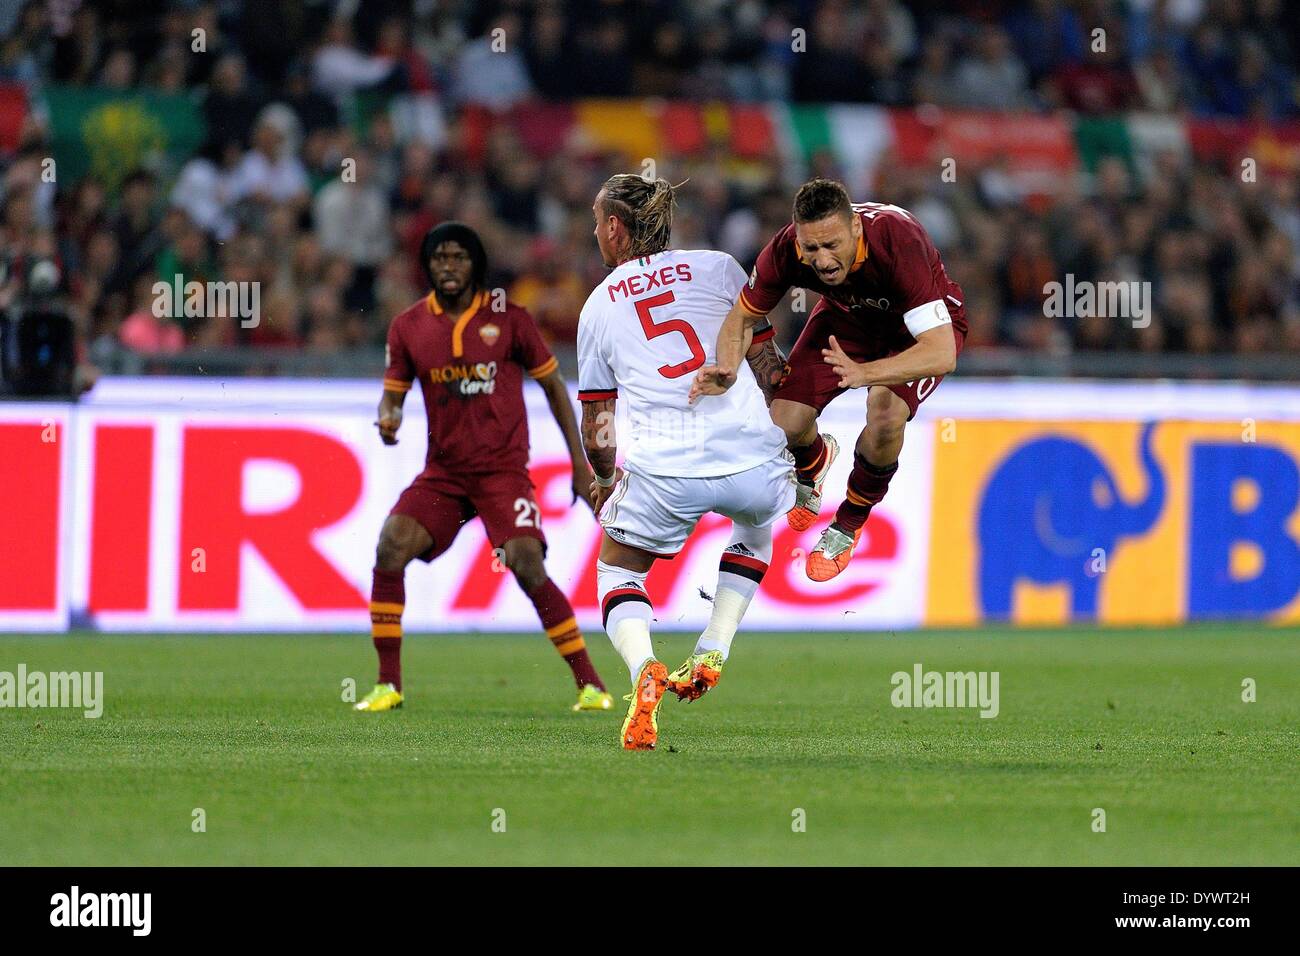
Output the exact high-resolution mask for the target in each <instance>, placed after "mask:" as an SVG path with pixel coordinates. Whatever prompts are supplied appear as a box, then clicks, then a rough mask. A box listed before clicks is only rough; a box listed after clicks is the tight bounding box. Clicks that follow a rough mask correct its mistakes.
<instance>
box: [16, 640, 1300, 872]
mask: <svg viewBox="0 0 1300 956" xmlns="http://www.w3.org/2000/svg"><path fill="white" fill-rule="evenodd" d="M1298 638H1300V632H1297V631H1295V630H1270V629H1266V628H1261V627H1255V626H1248V625H1241V626H1232V627H1197V628H1187V629H1179V630H1174V631H1163V632H1162V631H1117V630H1110V631H1096V630H1090V629H1086V630H1074V629H1067V630H1059V631H1037V632H1014V631H1007V630H995V629H986V630H975V631H948V632H920V633H906V632H899V633H897V634H878V633H871V634H866V633H860V634H831V635H822V634H818V635H808V634H802V635H800V634H785V635H775V634H750V633H744V632H742V633H741V634H740V635H739V637H738V638H737V640H736V644H735V647H734V649H733V654H732V658H731V660H730V662H729V663H728V665H727V669H726V672H725V674H724V677H723V680H722V683H721V684H720V686H719V688H718V689H717V690H716V691H714V692H712V693H711V694H709V695H708V696H707V697H705V698H704V699H703V700H701V701H700V702H698V703H695V704H689V705H688V704H685V703H679V702H678V701H676V700H675V699H670V700H668V701H666V702H665V704H664V706H663V709H662V711H661V715H660V744H659V750H657V751H655V752H652V753H624V752H623V751H622V750H620V749H619V747H618V743H617V736H618V730H619V726H620V723H621V721H622V717H623V706H624V705H623V704H622V703H621V702H619V704H618V707H617V709H616V711H614V712H611V713H606V714H574V713H571V712H570V711H569V710H568V705H569V704H570V702H571V699H572V696H571V694H570V690H569V688H570V684H569V680H568V675H567V671H566V670H565V668H564V666H563V664H562V663H561V662H560V661H559V660H558V659H557V657H556V656H555V654H554V652H553V651H552V650H551V648H550V646H549V644H548V643H547V642H546V641H545V639H544V638H543V637H541V636H540V635H537V634H527V635H510V636H496V635H484V636H464V637H459V636H458V637H446V636H426V635H415V636H413V637H408V640H407V645H406V651H405V662H404V665H405V677H406V685H407V691H408V694H409V697H408V703H407V706H406V707H405V708H404V709H403V710H400V711H397V712H395V713H390V714H382V715H363V714H356V713H352V712H351V711H350V709H349V707H348V705H347V704H345V703H343V702H342V699H341V693H342V685H343V681H344V679H345V678H348V677H351V678H354V679H355V680H356V681H357V685H358V689H359V691H360V692H361V693H364V692H365V691H366V690H367V689H368V688H369V686H370V683H371V680H372V677H373V666H374V664H373V652H372V651H371V648H370V642H369V639H368V638H367V637H365V636H362V635H351V636H339V635H332V636H319V635H278V636H276V635H271V636H265V635H258V636H225V635H222V636H215V635H213V636H175V637H141V636H127V635H99V636H95V635H86V634H74V635H71V636H58V637H26V636H21V637H20V636H8V637H4V638H0V671H10V672H14V671H16V669H17V665H18V664H19V663H20V662H21V663H24V664H26V666H27V669H28V671H29V672H31V671H35V670H42V671H47V672H48V671H57V670H80V671H87V670H90V671H96V670H99V671H103V672H104V697H105V709H104V714H103V716H102V717H101V718H99V719H94V720H88V719H85V718H84V717H83V716H82V714H81V712H80V711H69V710H53V709H46V710H29V709H23V710H18V709H0V865H15V864H20V865H21V864H37V865H53V864H60V865H85V864H92V865H98V864H148V865H156V864H199V865H210V864H217V865H226V864H240V865H244V864H543V863H557V864H584V865H598V866H607V865H616V864H654V863H664V864H678V863H704V864H726V863H739V864H751V863H772V864H818V863H831V864H927V865H928V864H1085V865H1092V864H1096V865H1105V864H1114V865H1134V864H1151V865H1174V864H1193V865H1196V864H1234V865H1235V864H1292V865H1293V864H1295V863H1296V862H1297V861H1298V860H1300V760H1298V758H1297V755H1298V754H1300V640H1298ZM588 642H589V645H590V646H591V647H592V653H593V656H594V657H595V659H596V662H597V664H598V665H599V667H600V668H601V670H602V672H603V673H604V675H605V676H606V679H607V680H609V681H610V682H611V686H612V687H613V688H615V689H616V690H617V693H618V694H619V695H621V694H622V693H625V692H627V690H628V681H627V678H626V675H625V674H624V672H623V668H622V665H621V663H620V662H619V661H618V659H617V658H616V656H615V655H614V653H613V651H612V650H611V649H610V647H609V645H608V642H607V641H606V640H605V638H604V636H603V635H602V634H600V633H599V632H597V633H594V634H591V635H589V638H588ZM656 642H657V645H658V650H659V654H660V657H661V658H662V659H663V660H664V661H665V662H666V663H668V665H669V666H670V668H671V667H672V666H675V665H676V664H677V663H678V662H679V660H680V659H681V658H682V657H683V656H684V655H685V654H686V652H687V651H688V650H689V648H690V646H691V643H692V638H691V637H690V636H689V635H680V634H678V635H664V636H658V637H656ZM917 662H920V663H922V664H923V665H924V667H925V669H926V670H940V671H946V670H961V671H966V670H977V671H978V670H988V671H998V672H999V674H1000V688H999V689H1000V709H1001V712H1000V714H999V715H998V716H997V717H996V718H994V719H982V718H981V717H980V716H979V715H978V713H977V712H975V711H974V710H952V709H948V710H944V709H928V710H927V709H910V710H909V709H899V708H895V707H893V706H892V705H891V703H890V693H891V690H892V687H891V684H890V676H891V675H892V674H893V673H894V672H896V671H899V670H904V671H911V669H912V667H913V665H914V664H915V663H917ZM1245 678H1252V679H1253V680H1254V681H1255V682H1256V685H1257V695H1258V699H1257V700H1256V701H1255V702H1253V703H1246V702H1243V700H1242V681H1243V679H1245ZM196 808H202V810H203V811H204V814H205V816H206V831H205V832H194V831H193V829H192V821H193V819H194V818H193V816H192V814H193V811H194V810H195V809H196ZM1094 808H1101V809H1103V810H1104V811H1105V814H1106V830H1105V832H1104V833H1099V832H1094V830H1093V820H1094V816H1093V811H1094ZM796 809H801V810H802V811H803V816H804V819H805V821H806V829H805V831H804V832H796V830H795V828H794V827H793V826H792V824H793V822H794V821H795V818H796V813H795V811H796ZM497 810H500V811H504V823H505V828H504V832H496V831H495V830H494V828H493V820H494V813H495V812H496V811H497ZM495 819H497V820H498V821H500V820H501V819H502V816H501V814H499V813H497V814H496V816H495Z"/></svg>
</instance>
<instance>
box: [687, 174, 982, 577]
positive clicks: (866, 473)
mask: <svg viewBox="0 0 1300 956" xmlns="http://www.w3.org/2000/svg"><path fill="white" fill-rule="evenodd" d="M795 286H798V287H800V288H803V289H807V290H808V291H809V292H817V293H820V294H821V301H820V302H818V303H817V306H816V308H814V309H813V311H812V314H811V315H810V316H809V317H808V323H807V325H805V326H804V329H803V332H802V333H801V334H800V336H799V340H798V341H797V342H796V343H795V346H794V349H793V350H792V351H791V352H790V357H789V359H788V363H789V373H788V374H787V375H786V377H785V380H784V381H783V382H782V383H781V386H780V388H778V389H777V391H776V394H775V395H774V396H773V398H772V404H771V412H772V419H773V420H774V421H775V422H776V424H777V425H779V426H780V427H781V428H782V430H784V431H785V435H786V441H787V443H788V448H789V449H790V452H791V453H792V454H793V455H794V463H795V474H796V476H797V478H798V480H799V485H798V495H797V497H796V503H795V507H794V508H793V509H792V510H791V511H790V513H789V515H788V516H787V520H788V521H789V524H790V526H791V527H792V528H794V529H795V530H796V531H803V530H805V529H806V528H808V527H810V526H811V525H812V523H813V521H814V520H815V519H816V517H817V514H818V513H819V512H820V510H821V498H822V485H823V484H824V482H825V481H826V475H827V473H828V472H829V471H830V467H831V463H832V462H834V461H835V457H836V455H837V454H838V453H839V446H838V444H837V443H836V441H835V439H834V438H833V437H831V436H830V435H821V434H818V432H817V416H818V415H820V414H821V412H822V409H824V408H825V407H826V406H827V405H828V404H829V403H830V401H831V399H833V398H835V397H836V396H837V395H839V394H841V393H842V392H844V391H845V390H846V389H850V388H866V389H867V424H866V427H865V428H863V430H862V433H861V434H860V435H859V436H858V441H857V446H856V448H855V449H854V454H853V471H852V473H851V474H850V475H849V482H848V490H847V492H846V494H845V499H844V503H843V504H841V505H840V507H839V510H838V511H837V512H836V513H835V520H834V521H833V522H832V523H831V525H830V526H829V527H828V528H827V529H826V530H825V531H823V532H822V535H821V537H820V538H819V539H818V541H817V545H816V546H815V547H814V548H813V550H812V552H811V553H810V554H809V555H808V559H807V562H806V564H805V569H806V572H807V574H808V577H810V578H811V579H812V580H814V581H828V580H830V579H831V578H833V577H835V575H837V574H839V573H840V572H841V571H843V570H844V569H845V568H846V567H848V564H849V560H850V559H851V558H852V556H853V550H854V548H856V547H857V544H858V539H859V538H861V536H862V528H863V525H865V524H866V522H867V516H868V515H869V514H870V513H871V508H872V506H873V505H875V504H878V503H879V502H880V500H881V499H882V498H884V496H885V492H886V491H888V490H889V482H890V479H891V478H893V476H894V472H895V471H897V470H898V455H899V452H900V451H902V448H903V430H904V428H905V427H906V425H907V423H908V422H909V421H911V420H912V417H913V416H914V415H915V414H916V409H917V407H918V406H919V405H920V404H921V402H923V401H925V400H926V398H928V397H929V396H930V395H931V394H933V392H934V390H935V389H936V388H937V387H938V385H939V383H940V382H941V381H943V377H944V376H945V375H947V374H948V373H949V372H951V371H952V370H953V368H955V367H956V364H957V356H958V354H960V352H961V347H962V342H963V341H964V340H965V337H966V309H965V305H964V302H965V295H964V293H963V292H962V290H961V286H959V285H958V284H957V283H956V282H953V281H952V280H951V279H949V278H948V275H947V273H946V272H945V271H944V268H943V261H942V260H941V259H940V258H939V253H938V251H937V250H936V249H935V247H934V243H933V242H931V241H930V237H929V235H928V234H927V233H926V231H925V229H924V228H923V227H922V226H921V224H920V223H919V222H917V221H916V219H915V218H913V216H912V214H911V213H909V212H908V211H907V210H906V209H902V208H900V207H898V206H890V205H887V204H885V203H874V202H867V203H854V202H851V201H850V200H849V194H848V191H847V190H845V188H844V186H843V185H842V184H840V183H837V182H834V181H832V180H828V179H814V180H812V181H811V182H807V183H804V185H803V186H801V187H800V188H799V191H798V193H797V194H796V195H795V198H794V216H793V221H792V222H791V223H790V224H789V225H787V226H785V228H783V229H782V230H781V231H780V232H778V233H777V234H776V235H775V236H773V237H772V239H771V241H770V242H768V244H767V245H766V246H765V247H764V248H763V250H762V251H761V252H760V253H759V255H758V261H757V262H756V263H755V265H754V269H753V271H752V272H751V273H750V275H749V283H748V285H747V286H746V287H745V288H743V289H741V290H740V295H739V297H738V298H737V300H736V304H735V305H734V306H733V307H732V309H731V311H730V312H729V313H728V314H727V318H726V321H725V322H724V323H723V326H722V330H721V331H720V332H719V333H718V349H717V356H718V360H717V364H716V365H712V366H706V367H704V368H702V369H700V371H699V372H698V373H697V375H696V381H695V384H694V387H693V388H692V393H691V398H692V400H700V398H701V396H709V395H718V394H721V393H722V392H724V391H726V390H727V389H728V388H730V387H731V385H732V384H733V383H734V382H735V381H736V369H737V368H738V367H739V365H740V362H741V360H742V359H743V358H744V357H745V356H744V354H743V347H744V331H745V328H746V327H752V326H753V325H754V324H755V323H756V322H758V321H759V320H760V319H762V318H764V317H765V316H766V315H767V314H768V313H769V312H771V311H772V309H774V308H775V307H776V305H777V303H778V302H780V301H781V298H782V297H783V296H784V295H785V294H786V292H787V291H788V290H789V289H790V288H792V287H795Z"/></svg>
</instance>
